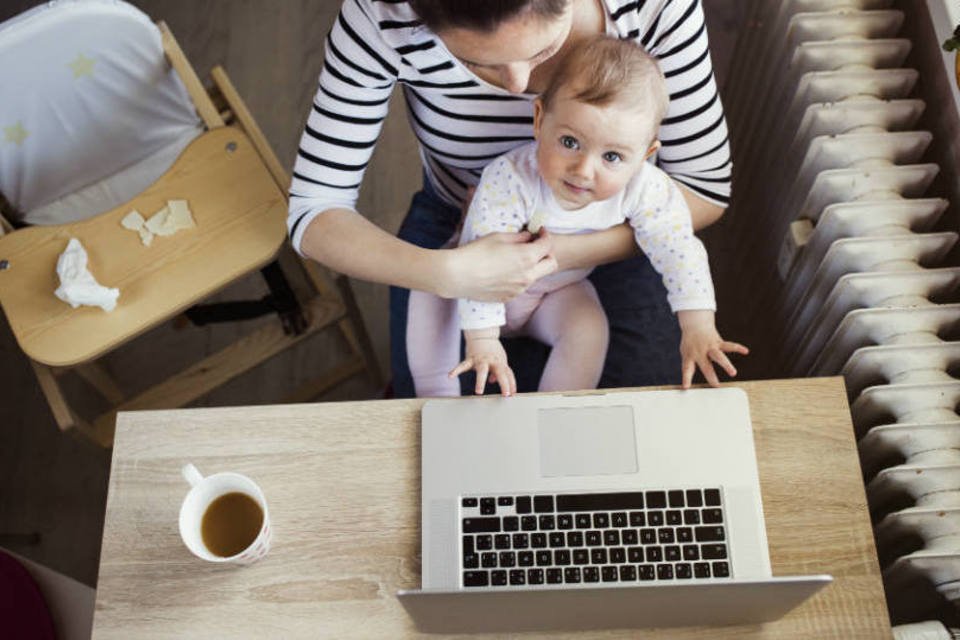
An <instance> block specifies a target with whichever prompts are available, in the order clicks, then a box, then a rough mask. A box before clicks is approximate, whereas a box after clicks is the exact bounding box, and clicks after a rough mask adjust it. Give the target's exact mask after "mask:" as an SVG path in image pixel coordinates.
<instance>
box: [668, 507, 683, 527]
mask: <svg viewBox="0 0 960 640" xmlns="http://www.w3.org/2000/svg"><path fill="white" fill-rule="evenodd" d="M667 524H669V525H671V526H674V527H675V526H677V525H679V524H683V512H682V511H679V510H676V509H671V510H670V511H667Z"/></svg>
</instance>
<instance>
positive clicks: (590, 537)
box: [587, 531, 603, 547]
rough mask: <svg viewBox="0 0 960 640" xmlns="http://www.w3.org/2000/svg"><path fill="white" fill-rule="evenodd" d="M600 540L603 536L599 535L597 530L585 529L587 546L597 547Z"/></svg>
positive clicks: (601, 540)
mask: <svg viewBox="0 0 960 640" xmlns="http://www.w3.org/2000/svg"><path fill="white" fill-rule="evenodd" d="M601 542H603V538H602V537H601V536H600V532H599V531H587V546H588V547H598V546H600V543H601Z"/></svg>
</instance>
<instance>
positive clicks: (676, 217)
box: [627, 166, 717, 312]
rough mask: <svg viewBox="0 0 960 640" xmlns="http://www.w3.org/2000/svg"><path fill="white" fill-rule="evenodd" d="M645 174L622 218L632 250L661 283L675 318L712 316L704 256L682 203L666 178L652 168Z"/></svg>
mask: <svg viewBox="0 0 960 640" xmlns="http://www.w3.org/2000/svg"><path fill="white" fill-rule="evenodd" d="M645 169H646V171H645V175H644V176H643V178H644V180H643V183H642V184H641V185H640V186H639V189H638V192H637V194H636V196H637V197H636V198H635V199H634V201H633V205H632V206H631V207H630V209H631V210H630V211H629V212H628V215H627V218H628V219H629V220H630V224H631V226H632V227H633V229H634V236H635V237H636V239H637V244H638V245H640V248H641V249H643V252H644V253H645V254H646V255H647V257H648V258H649V259H650V263H651V264H652V265H653V267H654V269H656V270H657V272H659V273H660V275H661V276H662V277H663V284H664V286H665V287H666V289H667V301H668V302H669V303H670V308H671V309H673V311H674V312H677V311H682V310H685V309H711V310H715V309H716V308H717V303H716V300H715V297H714V292H713V280H712V279H711V277H710V263H709V261H708V260H707V251H706V249H705V248H704V246H703V243H702V242H700V240H699V238H697V237H696V236H695V235H694V234H693V224H692V222H691V219H690V209H689V208H688V207H687V203H686V200H684V199H683V194H682V193H681V192H680V189H679V188H678V187H677V185H676V184H674V182H673V180H671V179H670V177H669V176H668V175H667V174H666V173H664V172H663V171H661V170H659V169H657V168H656V167H653V166H648V167H646V168H645Z"/></svg>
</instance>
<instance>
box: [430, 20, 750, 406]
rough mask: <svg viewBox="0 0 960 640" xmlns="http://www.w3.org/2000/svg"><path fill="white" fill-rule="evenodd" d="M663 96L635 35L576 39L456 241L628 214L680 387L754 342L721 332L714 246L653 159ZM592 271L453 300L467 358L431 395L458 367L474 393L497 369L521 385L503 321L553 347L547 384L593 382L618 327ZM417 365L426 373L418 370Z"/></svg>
mask: <svg viewBox="0 0 960 640" xmlns="http://www.w3.org/2000/svg"><path fill="white" fill-rule="evenodd" d="M667 102H668V96H667V94H666V88H665V86H664V81H663V76H662V74H661V72H660V69H659V67H658V66H657V63H656V62H655V61H654V59H653V58H651V57H650V56H649V55H648V54H647V53H646V52H645V51H643V49H642V48H640V47H639V46H638V45H636V44H634V43H633V42H630V41H623V40H617V39H614V38H610V37H606V36H599V37H596V38H593V39H590V40H587V41H585V42H583V43H581V44H579V45H577V46H576V47H575V48H574V49H572V50H571V51H570V52H569V53H568V54H567V55H566V57H565V58H564V60H563V61H562V62H561V63H560V65H559V66H558V68H557V70H556V72H555V73H554V76H553V80H552V81H551V83H550V85H549V86H548V88H547V89H546V91H544V93H543V94H542V95H541V96H540V97H539V98H537V100H536V101H535V103H534V138H535V141H534V142H532V143H530V144H527V145H524V146H522V147H519V148H517V149H514V150H512V151H509V152H508V153H506V154H504V155H503V156H500V157H499V158H497V159H496V160H494V161H493V162H491V163H490V164H489V165H488V166H487V167H486V168H485V169H484V171H483V175H482V177H481V180H480V184H479V185H478V187H477V191H476V194H475V195H474V197H473V200H472V202H471V204H470V208H469V211H468V212H467V216H466V219H465V220H464V225H463V231H462V235H461V237H460V244H466V243H468V242H471V241H473V240H475V239H477V238H479V237H481V236H484V235H487V234H490V233H496V232H516V231H519V230H521V229H523V228H524V227H526V228H527V229H528V230H529V231H531V232H534V233H537V232H539V233H543V232H544V231H542V230H541V228H542V229H543V230H545V231H547V232H549V233H559V234H563V233H587V232H591V231H597V230H602V229H607V228H609V227H612V226H614V225H616V224H620V223H622V222H624V220H626V221H628V222H629V224H630V225H631V226H632V227H633V229H634V235H635V238H636V241H637V244H638V245H639V246H640V248H641V249H642V250H643V251H644V253H645V254H646V255H647V257H648V258H649V259H650V262H651V263H652V265H653V266H654V268H655V269H657V271H658V272H659V273H660V274H661V276H662V277H663V282H664V286H665V287H666V290H667V300H668V302H669V304H670V306H671V309H673V311H674V312H675V313H676V314H677V319H678V321H679V324H680V328H681V330H682V339H681V345H680V351H681V356H682V361H683V364H682V371H681V374H682V376H681V378H682V383H683V386H684V387H685V388H686V387H689V386H690V384H691V382H692V379H693V374H694V372H695V370H696V368H697V367H699V368H700V370H701V371H702V372H703V375H704V377H705V378H706V379H707V381H708V382H710V384H713V385H716V384H718V381H717V376H716V373H715V371H714V369H713V365H714V363H716V364H718V365H720V367H722V368H723V369H724V370H725V371H726V372H727V373H728V374H729V375H731V376H734V375H736V369H735V368H734V367H733V365H732V364H731V363H730V360H729V359H728V357H727V355H726V354H727V353H740V354H746V353H747V352H748V350H747V348H746V347H744V346H743V345H740V344H737V343H735V342H727V341H725V340H723V338H721V337H720V335H719V333H718V332H717V329H716V326H715V324H714V310H715V308H716V304H715V301H714V293H713V283H712V281H711V278H710V269H709V264H708V262H707V255H706V251H705V250H704V247H703V245H702V244H701V243H700V241H699V240H698V239H697V238H696V237H695V236H694V235H693V229H692V227H691V222H690V212H689V210H688V209H687V206H686V203H685V201H684V199H683V195H682V194H681V193H680V191H679V189H678V187H677V186H676V185H675V184H674V183H673V181H672V180H671V179H670V178H669V177H668V176H667V175H666V174H665V173H663V172H662V171H661V170H660V169H658V168H657V167H655V166H654V165H653V164H651V163H649V162H647V159H648V158H649V157H650V156H651V155H653V154H654V153H655V152H656V150H657V149H658V148H659V146H660V143H659V141H658V140H657V139H656V137H657V130H658V128H659V126H660V121H661V119H662V118H663V115H664V113H665V112H666V108H667ZM588 273H589V270H587V269H578V270H567V271H562V272H558V273H554V274H552V275H550V276H547V277H545V278H542V279H541V280H539V281H537V282H536V283H534V285H533V286H531V287H530V288H529V289H528V290H527V291H526V292H524V293H523V294H521V295H520V296H517V297H516V298H513V299H512V300H510V301H508V302H507V303H506V304H502V303H495V302H479V301H474V300H460V301H458V315H459V320H460V326H461V328H462V329H463V334H464V339H465V344H466V349H465V358H464V360H463V361H462V362H460V363H459V364H458V365H456V366H455V367H454V368H453V369H452V370H451V371H450V372H449V375H448V377H449V379H450V383H451V387H450V389H448V390H446V391H443V392H440V393H438V391H437V390H436V388H435V386H436V385H434V389H432V394H433V395H441V394H442V395H458V394H459V386H458V383H457V380H456V376H458V375H460V374H461V373H464V372H466V371H469V370H471V369H474V370H476V374H477V375H476V392H477V393H483V389H484V387H485V385H486V382H487V380H488V379H489V380H490V381H491V382H497V383H498V384H499V385H500V389H501V392H502V393H503V395H511V394H513V393H515V392H516V380H515V378H514V375H513V372H512V370H511V369H510V367H509V365H508V363H507V357H506V353H505V351H504V349H503V346H502V344H501V343H500V340H499V338H500V336H501V327H503V328H504V329H503V333H504V335H511V334H518V333H522V334H526V335H530V336H533V337H534V338H536V339H538V340H540V341H541V342H544V343H545V344H547V345H549V346H550V347H551V351H550V356H549V359H548V360H547V364H546V367H545V368H544V372H543V376H542V377H541V379H540V385H539V388H540V390H541V391H557V390H574V389H590V388H596V386H597V383H598V382H599V380H600V374H601V371H602V368H603V363H604V359H605V357H606V351H607V340H608V333H609V329H608V324H607V319H606V316H605V314H604V312H603V308H602V307H601V306H600V301H599V299H598V298H597V294H596V291H595V290H594V288H593V285H591V284H590V282H589V280H587V279H586V276H587V275H588ZM411 304H414V301H413V299H411ZM435 344H436V343H435ZM452 348H453V347H451V345H442V344H438V345H436V346H435V349H436V351H437V352H438V353H436V354H434V356H433V357H436V358H440V359H442V360H445V361H446V362H448V363H450V364H452V363H454V362H456V361H457V360H459V345H455V349H454V350H453V351H451V349H452ZM441 351H442V352H444V353H439V352H441ZM413 362H414V360H413V358H411V365H413ZM413 374H414V380H415V382H418V380H417V378H418V371H417V370H416V369H415V368H414V370H413ZM418 395H421V394H420V385H419V384H418Z"/></svg>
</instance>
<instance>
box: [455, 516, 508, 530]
mask: <svg viewBox="0 0 960 640" xmlns="http://www.w3.org/2000/svg"><path fill="white" fill-rule="evenodd" d="M495 531H500V518H497V517H496V516H494V517H492V518H464V519H463V532H464V533H493V532H495Z"/></svg>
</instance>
